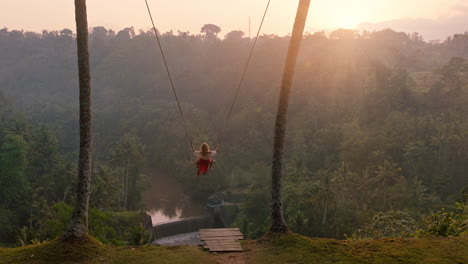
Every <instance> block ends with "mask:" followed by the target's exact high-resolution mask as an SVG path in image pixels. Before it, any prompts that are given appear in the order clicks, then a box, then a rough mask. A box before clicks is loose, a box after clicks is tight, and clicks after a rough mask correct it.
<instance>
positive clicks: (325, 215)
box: [322, 193, 328, 225]
mask: <svg viewBox="0 0 468 264" xmlns="http://www.w3.org/2000/svg"><path fill="white" fill-rule="evenodd" d="M327 209H328V193H327V194H326V198H325V210H324V211H323V221H322V225H325V222H326V221H327Z"/></svg>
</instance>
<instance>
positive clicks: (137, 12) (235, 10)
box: [0, 0, 466, 36]
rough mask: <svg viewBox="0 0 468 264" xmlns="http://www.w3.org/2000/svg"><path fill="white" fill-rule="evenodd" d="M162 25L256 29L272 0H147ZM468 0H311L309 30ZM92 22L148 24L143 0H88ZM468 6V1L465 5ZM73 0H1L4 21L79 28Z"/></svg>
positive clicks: (426, 15)
mask: <svg viewBox="0 0 468 264" xmlns="http://www.w3.org/2000/svg"><path fill="white" fill-rule="evenodd" d="M148 1H149V3H150V5H151V7H152V12H153V15H154V16H155V19H156V23H157V27H158V28H159V29H160V30H161V31H168V30H171V29H173V30H174V31H177V30H178V29H180V30H182V31H190V32H191V33H199V31H200V28H201V27H202V26H203V24H206V23H213V24H216V25H219V26H220V27H221V28H222V30H223V31H222V32H221V35H222V36H224V35H225V34H226V33H228V32H229V31H231V30H242V31H245V32H246V33H247V32H248V19H249V16H250V17H251V21H252V34H253V32H254V31H255V30H256V28H257V27H258V23H259V22H260V18H261V15H262V12H263V9H264V7H265V5H266V2H267V0H148ZM464 2H465V1H464V0H355V1H351V0H322V1H314V0H312V3H311V8H310V13H309V20H308V23H307V26H306V30H307V31H310V32H314V31H317V30H322V29H325V30H331V29H337V28H355V27H356V26H357V25H358V24H359V23H362V22H370V23H379V22H383V21H389V20H399V19H431V20H437V19H441V18H447V17H451V16H456V15H460V14H459V11H460V10H459V7H460V6H462V5H463V3H464ZM87 3H88V19H89V25H90V27H92V26H105V27H106V28H111V29H114V30H120V29H122V28H125V27H128V26H134V27H135V29H145V30H147V29H149V28H150V24H149V19H148V16H147V13H146V6H145V3H144V0H88V1H87ZM297 4H298V0H272V4H271V8H270V12H269V14H268V17H267V20H266V22H265V26H264V30H263V32H265V33H274V34H278V35H285V34H288V33H289V32H290V31H291V28H292V23H293V20H294V15H295V12H296V8H297ZM465 7H466V6H465ZM73 8H74V6H73V0H0V27H8V28H9V29H25V30H30V31H40V30H42V29H49V30H51V29H54V30H55V29H63V28H70V29H72V30H73V31H74V29H75V25H74V9H73Z"/></svg>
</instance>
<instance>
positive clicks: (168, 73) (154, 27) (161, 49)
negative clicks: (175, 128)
mask: <svg viewBox="0 0 468 264" xmlns="http://www.w3.org/2000/svg"><path fill="white" fill-rule="evenodd" d="M145 3H146V8H147V9H148V14H149V17H150V19H151V24H152V25H153V30H154V36H155V37H156V42H157V43H158V47H159V51H160V52H161V56H162V59H163V62H164V66H165V68H166V72H167V76H168V77H169V82H170V83H171V87H172V92H173V93H174V97H175V99H176V101H177V106H178V108H179V113H180V117H181V118H182V121H183V122H184V126H185V132H186V133H187V137H188V140H189V142H190V147H192V146H193V142H192V136H191V135H190V130H189V127H188V125H187V121H186V120H185V117H184V113H183V112H182V107H181V106H180V102H179V97H178V96H177V92H176V89H175V87H174V81H173V80H172V75H171V72H170V71H169V67H168V66H167V61H166V56H165V55H164V51H163V48H162V45H161V40H160V39H159V34H158V30H157V29H156V26H155V25H154V20H153V16H152V15H151V10H150V7H149V4H148V0H145Z"/></svg>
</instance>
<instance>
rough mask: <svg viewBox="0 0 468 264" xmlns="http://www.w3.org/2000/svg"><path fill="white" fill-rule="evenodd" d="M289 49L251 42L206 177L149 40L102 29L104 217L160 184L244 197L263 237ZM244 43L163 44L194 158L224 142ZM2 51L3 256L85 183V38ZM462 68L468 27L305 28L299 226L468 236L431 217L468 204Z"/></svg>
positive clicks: (293, 133)
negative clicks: (451, 31) (443, 33)
mask: <svg viewBox="0 0 468 264" xmlns="http://www.w3.org/2000/svg"><path fill="white" fill-rule="evenodd" d="M289 40H290V37H289V36H277V35H262V36H261V37H260V38H259V40H258V43H257V46H256V48H255V51H254V55H253V58H252V62H251V65H250V66H249V68H248V72H247V75H246V79H245V83H244V86H243V87H242V90H241V91H240V94H239V97H238V99H237V102H236V105H235V107H234V110H233V115H232V117H231V119H230V121H229V122H228V123H227V129H226V133H225V135H224V136H223V137H222V141H221V142H220V143H221V145H220V147H219V150H218V155H217V157H216V166H215V168H214V170H213V171H211V172H210V174H209V175H206V176H201V177H200V178H197V177H196V168H195V165H194V158H193V155H192V153H191V149H190V146H189V143H188V140H187V138H186V135H185V130H184V126H183V123H182V122H181V120H180V116H179V113H178V109H177V106H176V104H175V101H174V97H173V93H172V91H171V87H170V83H169V81H168V78H167V73H166V71H165V69H164V65H163V64H162V59H161V56H160V55H159V53H158V50H157V46H156V45H155V40H154V33H152V32H151V31H148V32H146V31H141V30H140V31H136V30H134V29H133V28H126V29H123V30H120V31H113V30H110V29H106V28H103V27H94V28H92V29H91V30H90V35H89V50H90V58H91V76H92V87H93V94H92V98H93V116H94V123H93V125H94V127H93V133H94V157H93V162H94V163H93V175H92V185H91V188H92V191H91V201H90V205H91V207H92V208H93V210H94V211H92V212H91V217H94V218H93V219H94V220H93V221H94V223H104V224H106V225H111V224H110V223H111V222H112V220H111V218H112V217H111V213H121V214H123V213H125V212H139V211H140V210H142V211H145V210H146V209H147V208H148V207H149V205H148V204H145V202H144V199H143V193H144V192H145V191H148V190H149V189H150V184H149V183H151V182H153V184H154V181H152V178H153V177H154V175H159V177H160V178H161V179H165V178H167V179H168V180H169V179H170V180H176V181H177V182H178V183H179V184H180V186H182V189H183V191H184V194H185V195H186V197H187V199H189V200H191V201H194V202H196V203H202V204H203V203H204V202H206V199H207V197H208V196H210V195H212V194H213V193H217V192H223V191H226V190H227V191H228V192H229V194H230V195H233V196H236V197H237V198H236V199H238V201H237V202H239V203H242V206H240V208H239V212H238V214H237V217H236V219H235V221H234V223H233V226H238V227H240V228H241V229H242V231H243V233H244V234H245V236H246V237H248V238H258V237H260V236H261V235H262V234H264V233H265V232H266V231H267V230H268V228H269V201H270V185H271V183H270V180H271V179H270V174H271V156H272V144H273V133H274V131H273V127H274V122H275V114H276V110H277V103H278V96H279V90H280V85H281V77H282V72H283V68H284V62H285V57H286V52H287V48H288V45H289ZM252 41H253V40H252V39H251V38H249V37H247V36H246V34H245V33H244V32H241V31H232V32H223V31H222V29H221V28H219V27H217V26H216V25H212V24H207V25H205V27H204V30H203V32H201V33H200V34H190V33H188V32H165V33H162V45H163V48H164V51H165V53H166V56H167V59H168V63H169V68H170V70H171V73H172V75H173V78H174V82H175V87H176V89H177V92H178V94H179V99H180V101H181V103H182V109H183V111H184V114H185V115H186V119H187V121H188V123H189V127H190V130H191V133H192V135H193V137H194V142H195V143H196V144H197V147H198V144H200V143H202V142H207V143H208V144H210V145H211V146H214V145H215V144H216V142H214V141H215V139H216V137H217V136H218V135H219V133H220V130H221V127H222V125H223V122H224V120H225V117H226V114H227V112H228V110H229V105H230V103H231V100H232V97H233V96H234V92H235V88H236V85H237V84H238V81H239V78H240V76H241V73H242V69H243V67H244V65H245V61H246V59H247V56H248V53H249V51H250V47H251V44H252ZM0 51H1V52H0V173H1V176H0V197H2V198H1V199H0V245H15V244H18V243H20V242H19V241H21V243H24V244H28V243H30V242H28V241H31V240H33V239H36V240H37V241H42V240H46V239H53V238H54V237H56V236H58V235H60V234H61V233H63V230H64V229H65V227H66V223H67V221H68V218H67V217H68V215H69V214H70V213H71V206H70V205H71V204H72V203H73V199H74V196H73V195H72V194H73V193H75V192H74V188H75V185H76V179H75V175H76V161H77V159H78V150H79V141H78V140H79V136H78V133H79V130H78V129H79V122H78V118H79V117H78V106H79V105H78V76H77V74H76V72H77V63H76V41H75V35H74V33H73V32H72V31H71V30H69V29H63V30H60V31H43V32H41V33H35V32H25V31H18V30H12V29H7V28H4V29H0ZM467 59H468V33H462V34H456V35H453V36H451V37H449V38H447V39H446V40H444V41H441V42H426V41H424V39H423V38H422V37H421V36H420V35H419V34H417V33H412V34H406V33H402V32H395V31H393V30H391V29H386V30H382V31H374V32H368V31H363V32H359V31H355V30H345V29H340V30H336V31H334V32H331V34H329V35H325V34H324V33H323V32H317V33H313V34H306V35H305V36H304V38H303V42H302V46H301V51H300V54H299V59H298V62H297V68H296V74H295V78H294V83H293V89H292V94H291V99H290V108H289V112H288V126H287V141H286V150H285V155H286V159H285V164H286V168H285V171H284V172H285V179H284V192H283V197H284V203H283V205H284V211H285V217H286V222H287V223H288V225H289V226H290V228H291V229H292V230H293V231H294V232H297V233H300V234H303V235H307V236H313V237H327V238H338V239H343V238H347V237H351V236H354V237H358V236H359V237H360V236H369V237H372V236H373V235H376V234H378V235H380V236H382V235H383V236H385V235H388V234H385V233H382V232H383V231H382V230H380V229H378V227H376V226H375V225H373V223H375V221H377V220H379V217H381V218H383V217H387V218H392V217H393V218H392V219H396V220H395V221H397V222H398V221H399V222H398V223H399V226H400V227H401V229H399V230H397V231H395V232H396V233H394V234H393V235H395V234H398V235H401V236H405V235H407V234H413V233H415V232H417V230H419V231H420V232H429V233H431V232H432V233H435V234H436V235H443V236H449V235H456V234H459V233H462V232H463V230H464V232H465V233H466V225H465V226H464V227H460V226H456V225H455V224H454V225H452V226H451V228H452V229H447V230H448V231H447V230H445V231H444V232H446V233H443V232H442V231H440V230H439V231H437V230H434V229H431V228H430V225H429V224H427V223H428V221H429V220H428V217H430V216H431V215H433V214H436V215H437V213H440V214H439V215H442V213H443V212H446V211H443V212H442V213H441V210H447V212H450V214H453V216H454V217H455V216H456V215H457V214H458V215H459V214H460V211H462V213H461V214H462V215H465V218H466V212H467V210H468V209H467V205H466V199H468V198H467V195H468V188H467V187H466V186H468V60H467ZM457 206H458V207H457ZM463 206H464V207H463ZM442 208H447V209H442ZM450 208H451V209H450ZM457 208H458V209H457ZM174 210H175V209H174V208H167V209H166V211H167V213H168V214H174V212H173V211H174ZM463 210H464V211H463ZM67 214H68V215H67ZM429 222H430V221H429ZM112 223H113V222H112ZM96 226H97V224H96V225H94V227H93V226H92V225H90V228H91V233H92V234H93V235H95V236H96V237H98V239H100V240H101V241H103V242H105V243H111V244H125V243H127V242H125V243H124V242H122V241H129V240H131V238H130V237H132V234H135V233H138V232H140V231H139V230H138V229H136V230H133V229H132V230H131V231H128V230H127V231H125V230H123V231H122V230H117V229H118V227H116V226H118V225H117V224H115V223H113V228H114V229H116V230H115V231H110V230H109V229H106V230H104V231H103V229H99V228H95V227H96ZM421 230H422V231H421ZM112 232H114V233H112ZM379 232H380V233H379ZM437 232H439V233H437ZM133 237H134V236H133ZM18 238H20V239H18ZM130 243H132V242H130ZM135 243H137V244H138V243H140V241H139V240H138V241H137V242H135Z"/></svg>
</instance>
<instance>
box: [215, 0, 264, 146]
mask: <svg viewBox="0 0 468 264" xmlns="http://www.w3.org/2000/svg"><path fill="white" fill-rule="evenodd" d="M270 2H271V0H268V3H267V5H266V7H265V12H264V13H263V17H262V21H261V22H260V26H259V27H258V31H257V36H256V37H255V40H254V42H253V44H252V48H251V49H250V54H249V57H248V58H247V62H246V63H245V67H244V71H243V72H242V76H241V78H240V81H239V84H238V85H237V90H236V94H235V95H234V99H233V100H232V104H231V107H230V108H229V112H228V114H227V116H226V119H225V120H224V124H223V127H222V129H221V132H220V133H219V135H218V138H217V139H216V141H215V142H216V143H217V144H216V145H219V142H220V141H221V137H222V136H223V135H224V132H225V131H226V126H227V123H228V121H229V119H230V118H231V114H232V109H234V104H235V103H236V99H237V96H238V95H239V91H240V88H241V87H242V84H243V83H244V79H245V75H246V73H247V69H248V68H249V64H250V61H251V59H252V55H253V52H254V49H255V46H256V45H257V40H258V38H259V36H260V32H261V31H262V27H263V22H264V21H265V17H266V15H267V13H268V8H269V7H270Z"/></svg>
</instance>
